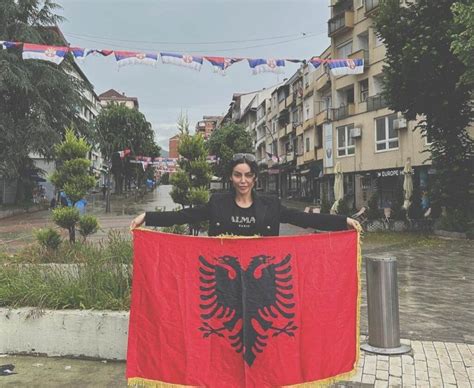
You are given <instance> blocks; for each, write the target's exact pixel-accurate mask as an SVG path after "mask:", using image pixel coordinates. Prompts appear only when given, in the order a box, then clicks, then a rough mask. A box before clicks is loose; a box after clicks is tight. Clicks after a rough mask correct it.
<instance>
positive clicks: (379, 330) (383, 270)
mask: <svg viewBox="0 0 474 388" xmlns="http://www.w3.org/2000/svg"><path fill="white" fill-rule="evenodd" d="M366 277H367V310H368V316H369V338H368V341H367V343H365V344H363V345H362V346H361V349H362V350H365V351H367V352H371V353H377V354H387V355H391V354H403V353H408V352H409V351H410V350H411V348H410V346H408V345H402V344H400V322H399V317H398V285H397V259H395V258H394V257H388V258H375V257H367V258H366Z"/></svg>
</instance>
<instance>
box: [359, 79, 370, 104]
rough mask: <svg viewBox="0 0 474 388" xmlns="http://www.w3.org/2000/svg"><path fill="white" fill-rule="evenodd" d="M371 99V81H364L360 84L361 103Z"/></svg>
mask: <svg viewBox="0 0 474 388" xmlns="http://www.w3.org/2000/svg"><path fill="white" fill-rule="evenodd" d="M367 97H369V80H368V79H364V80H362V81H360V82H359V101H360V102H365V101H367Z"/></svg>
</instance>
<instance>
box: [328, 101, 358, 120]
mask: <svg viewBox="0 0 474 388" xmlns="http://www.w3.org/2000/svg"><path fill="white" fill-rule="evenodd" d="M354 113H355V105H354V104H353V103H350V104H347V105H341V106H340V107H339V108H335V109H333V110H332V115H333V120H334V121H337V120H342V119H345V118H346V117H349V116H352V115H353V114H354Z"/></svg>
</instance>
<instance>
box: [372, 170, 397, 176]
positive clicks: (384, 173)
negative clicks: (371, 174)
mask: <svg viewBox="0 0 474 388" xmlns="http://www.w3.org/2000/svg"><path fill="white" fill-rule="evenodd" d="M402 171H403V170H385V171H377V173H376V174H377V178H383V177H387V176H400V175H402Z"/></svg>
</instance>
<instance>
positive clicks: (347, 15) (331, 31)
mask: <svg viewBox="0 0 474 388" xmlns="http://www.w3.org/2000/svg"><path fill="white" fill-rule="evenodd" d="M352 28H354V11H344V12H342V13H341V14H339V15H337V16H335V17H333V18H332V19H329V21H328V36H329V37H333V36H334V35H337V34H339V33H341V32H345V31H347V30H351V29H352Z"/></svg>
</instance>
